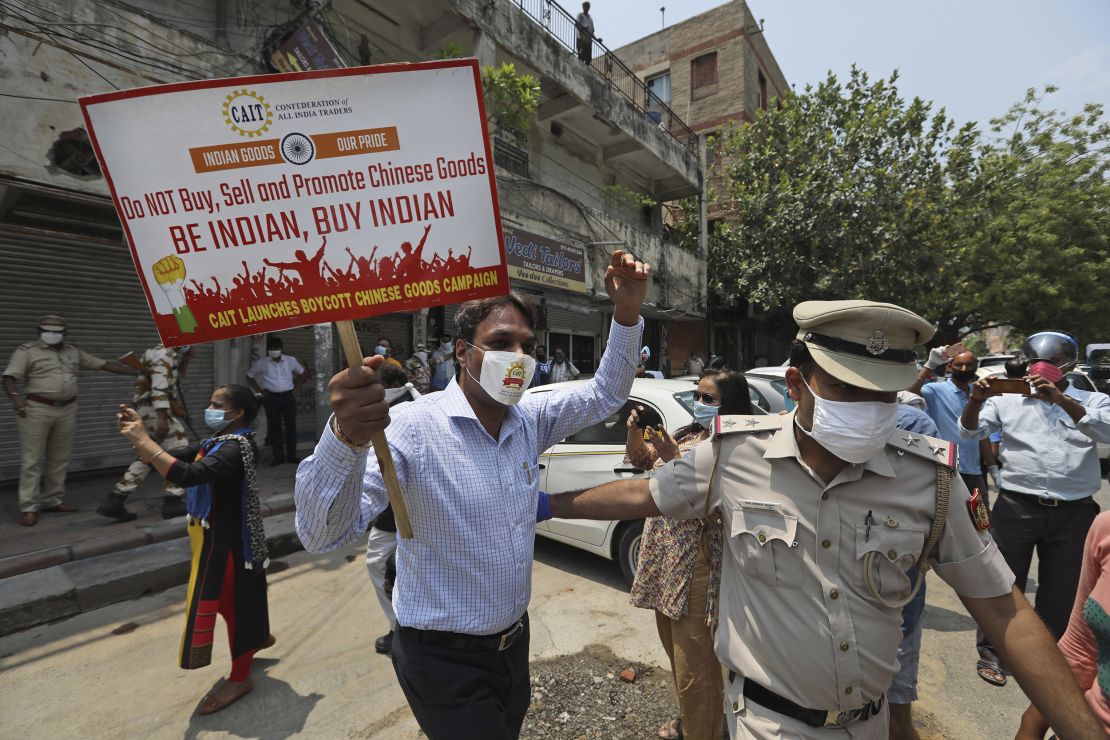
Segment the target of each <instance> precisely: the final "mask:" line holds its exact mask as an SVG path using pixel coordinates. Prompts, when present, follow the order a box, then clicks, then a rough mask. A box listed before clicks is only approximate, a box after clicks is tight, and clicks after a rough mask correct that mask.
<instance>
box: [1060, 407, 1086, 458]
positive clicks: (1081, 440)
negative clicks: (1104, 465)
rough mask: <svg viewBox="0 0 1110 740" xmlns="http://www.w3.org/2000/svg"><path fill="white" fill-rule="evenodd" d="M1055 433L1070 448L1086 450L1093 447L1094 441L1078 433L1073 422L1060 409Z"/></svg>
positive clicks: (1080, 432) (1077, 428) (1076, 426)
mask: <svg viewBox="0 0 1110 740" xmlns="http://www.w3.org/2000/svg"><path fill="white" fill-rule="evenodd" d="M1056 431H1058V432H1059V434H1060V436H1061V437H1062V438H1063V440H1064V441H1065V442H1067V443H1068V444H1069V445H1071V446H1072V447H1078V448H1080V449H1086V448H1088V447H1094V446H1095V441H1094V440H1093V439H1091V438H1090V437H1088V436H1087V435H1086V434H1084V433H1083V432H1082V431H1080V430H1079V427H1078V425H1077V424H1076V423H1075V420H1074V419H1072V418H1071V416H1069V415H1068V414H1067V413H1065V412H1064V410H1063V409H1060V416H1059V418H1058V419H1057V425H1056Z"/></svg>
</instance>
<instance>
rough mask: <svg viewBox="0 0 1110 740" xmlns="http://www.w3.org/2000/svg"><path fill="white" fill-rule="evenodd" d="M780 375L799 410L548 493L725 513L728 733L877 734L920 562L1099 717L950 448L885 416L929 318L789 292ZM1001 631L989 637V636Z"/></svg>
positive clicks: (729, 427)
mask: <svg viewBox="0 0 1110 740" xmlns="http://www.w3.org/2000/svg"><path fill="white" fill-rule="evenodd" d="M794 319H795V320H796V321H797V323H798V326H799V327H800V331H799V332H798V341H796V342H795V343H794V345H793V346H792V348H791V357H790V364H791V366H792V367H791V368H790V369H788V370H787V374H786V381H787V385H788V386H789V389H790V395H791V397H792V398H793V399H794V400H795V402H796V403H797V409H796V410H795V411H794V412H793V413H791V414H786V415H783V416H770V417H768V416H742V417H735V416H733V417H722V418H720V419H719V421H718V427H717V434H716V435H715V437H714V438H713V439H711V440H709V441H707V442H705V443H703V444H702V445H700V446H699V447H697V448H695V449H694V450H692V451H691V452H690V453H688V454H687V455H686V456H685V457H682V458H680V459H678V460H675V461H674V462H672V463H670V464H669V465H666V466H665V467H663V468H661V469H660V470H658V471H656V473H655V474H654V476H653V477H652V478H650V479H639V480H628V481H616V482H613V483H609V484H606V485H604V486H600V487H598V488H595V489H591V490H589V491H584V492H577V493H566V494H561V495H557V496H552V498H551V510H552V513H553V514H554V515H555V516H557V517H566V518H593V519H634V518H636V517H644V516H658V515H659V514H661V513H662V514H665V515H667V516H671V517H677V518H686V519H690V518H695V517H701V516H705V515H706V513H707V512H709V511H711V510H712V509H717V510H718V511H719V512H720V513H721V516H722V517H723V519H724V525H725V540H726V555H725V558H724V562H723V566H722V577H721V605H720V626H719V627H718V629H717V636H716V652H717V656H718V657H719V658H720V660H721V663H722V665H723V666H724V668H725V670H726V671H727V672H728V682H727V683H726V686H725V693H726V696H725V697H724V708H725V712H726V717H727V721H728V725H729V730H730V732H731V734H732V737H733V738H779V737H792V738H849V737H850V738H853V740H859V739H860V738H885V737H887V735H888V730H889V728H888V719H887V707H886V703H885V700H884V696H883V692H884V691H885V690H886V689H887V687H888V686H890V681H891V678H892V676H893V675H894V673H895V671H896V670H897V668H898V661H897V658H896V652H897V648H898V643H899V641H900V640H901V630H900V625H901V607H902V605H903V604H905V603H906V602H907V601H908V600H909V599H910V598H912V596H913V594H914V592H915V590H916V588H917V587H918V584H916V583H910V580H909V578H907V577H906V575H905V572H906V570H907V568H908V567H909V566H910V565H911V564H913V563H914V562H918V563H919V565H920V566H921V568H922V570H927V569H932V570H935V571H936V573H937V574H938V575H939V576H940V577H941V578H942V579H944V580H945V581H946V582H947V583H948V584H949V585H951V586H952V588H954V589H955V590H956V592H957V593H958V594H959V595H960V598H961V600H962V601H963V603H964V605H965V607H966V608H967V610H968V611H969V612H970V613H971V616H972V617H973V618H975V620H976V621H977V622H979V624H980V625H982V627H983V628H984V629H985V630H986V631H987V634H988V635H991V636H992V639H995V640H997V641H1000V642H1001V643H1002V645H1004V647H1001V651H1002V652H1003V653H1004V655H1005V656H1006V664H1007V666H1009V667H1010V668H1011V669H1012V671H1013V674H1014V675H1015V677H1016V678H1017V680H1018V682H1019V683H1020V684H1021V686H1022V688H1023V689H1025V691H1026V693H1027V694H1028V695H1029V697H1030V698H1031V699H1032V701H1033V703H1034V704H1035V705H1036V706H1037V707H1039V708H1041V709H1042V710H1043V711H1044V713H1045V714H1046V715H1047V716H1049V718H1050V719H1051V720H1052V721H1053V727H1054V728H1055V729H1056V730H1057V732H1058V733H1059V734H1060V735H1061V736H1062V737H1097V736H1100V735H1099V733H1100V729H1099V725H1098V724H1097V722H1096V721H1095V719H1094V717H1093V715H1092V714H1091V713H1090V711H1089V710H1088V708H1087V705H1086V702H1085V701H1084V700H1083V697H1082V696H1081V695H1080V693H1079V691H1078V690H1077V689H1076V687H1075V681H1074V680H1072V678H1071V675H1070V672H1069V670H1068V668H1067V665H1066V664H1065V663H1064V661H1063V658H1062V656H1061V655H1060V653H1059V652H1058V650H1057V649H1056V646H1055V644H1054V642H1053V640H1052V639H1051V638H1050V637H1049V635H1048V632H1047V631H1046V630H1045V628H1044V626H1043V625H1042V624H1041V622H1040V620H1039V619H1038V617H1037V616H1036V614H1035V613H1034V612H1033V610H1032V608H1031V607H1030V606H1029V604H1028V602H1027V601H1026V600H1025V597H1024V596H1023V595H1022V594H1021V592H1020V591H1016V590H1015V589H1014V588H1013V583H1014V577H1013V574H1012V573H1011V572H1010V569H1009V568H1008V567H1007V566H1006V563H1005V561H1004V560H1003V559H1002V557H1001V555H1000V554H999V552H998V549H997V548H996V546H995V544H994V542H993V541H992V540H991V538H990V535H989V534H988V532H986V531H983V530H980V529H977V528H976V526H975V523H974V520H973V518H972V515H971V513H970V512H969V510H968V507H967V505H966V502H967V501H968V499H969V494H968V491H967V489H966V487H965V486H964V484H963V482H962V481H961V479H960V477H959V476H958V475H956V474H955V465H956V457H955V452H954V448H953V446H952V445H951V444H950V443H948V442H944V441H942V440H937V439H932V438H930V437H924V436H922V435H919V434H910V433H908V432H904V431H900V430H898V429H897V428H896V427H895V418H896V413H897V412H896V396H897V392H898V391H899V390H902V389H904V388H906V387H908V386H909V385H910V384H912V383H913V380H914V376H915V364H914V363H915V355H914V346H915V345H917V344H922V343H924V342H926V341H928V340H929V339H930V338H931V337H932V334H933V330H932V327H931V326H930V325H929V324H928V323H927V322H926V321H925V320H924V319H922V318H921V317H919V316H917V315H916V314H914V313H911V312H910V311H907V310H905V309H903V308H899V307H898V306H894V305H891V304H886V303H873V302H870V301H827V302H825V301H810V302H806V303H802V304H800V305H798V306H797V307H796V308H795V310H794ZM995 644H998V642H996V643H995Z"/></svg>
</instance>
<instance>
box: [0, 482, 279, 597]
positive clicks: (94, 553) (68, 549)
mask: <svg viewBox="0 0 1110 740" xmlns="http://www.w3.org/2000/svg"><path fill="white" fill-rule="evenodd" d="M261 508H262V516H263V517H265V518H268V517H271V516H275V515H278V514H286V513H288V512H290V511H293V509H294V504H293V494H291V493H286V494H282V495H280V496H274V497H272V498H269V499H267V500H266V501H263V502H261ZM186 536H187V532H186V530H185V520H184V517H178V518H177V519H170V520H168V521H165V522H162V523H161V524H155V525H153V526H148V527H142V528H140V529H132V530H128V531H124V532H120V533H119V534H115V535H109V536H105V537H98V538H96V539H91V540H84V541H82V542H75V543H74V544H72V545H66V546H64V547H51V548H48V549H45V550H35V551H33V552H25V553H20V554H18V555H10V556H8V557H6V558H0V580H3V579H7V578H11V577H13V576H19V575H24V574H27V573H32V572H34V571H37V570H42V569H44V568H51V567H54V566H58V565H63V564H65V563H73V562H77V561H80V560H85V559H87V558H96V557H100V556H103V555H108V554H111V553H115V552H121V551H123V550H133V549H136V548H140V547H144V546H146V545H154V544H157V543H160V542H169V541H172V540H176V539H183V538H185V537H186Z"/></svg>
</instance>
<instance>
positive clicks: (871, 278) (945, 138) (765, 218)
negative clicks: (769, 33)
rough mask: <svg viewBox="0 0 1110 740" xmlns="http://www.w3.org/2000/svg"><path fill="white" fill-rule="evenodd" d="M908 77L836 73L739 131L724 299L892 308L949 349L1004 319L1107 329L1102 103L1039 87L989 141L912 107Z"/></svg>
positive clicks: (733, 141)
mask: <svg viewBox="0 0 1110 740" xmlns="http://www.w3.org/2000/svg"><path fill="white" fill-rule="evenodd" d="M897 79H898V77H897V73H895V74H893V75H891V77H890V78H889V79H885V80H880V81H878V82H872V81H871V80H870V79H869V78H868V76H867V74H866V73H865V72H863V71H861V70H859V69H857V68H853V69H852V72H851V76H850V78H849V80H848V81H847V82H846V83H844V84H841V83H840V82H839V81H838V80H837V79H836V77H835V75H833V74H831V73H830V74H829V76H828V77H827V78H826V79H825V80H824V81H823V82H822V83H821V84H819V85H817V86H816V87H807V88H806V90H805V91H804V92H803V93H802V94H799V95H792V96H787V97H785V98H784V99H783V100H782V105H781V107H779V108H771V109H769V110H767V111H763V112H761V113H760V114H759V115H758V116H757V117H756V119H755V121H754V122H753V123H751V124H750V125H747V126H742V127H738V128H735V129H733V130H732V131H731V132H729V133H728V134H727V135H726V136H725V138H724V142H723V147H722V156H723V157H724V158H725V161H726V163H727V165H726V174H727V180H728V187H729V190H730V195H731V196H732V199H733V204H734V211H733V212H732V213H731V216H732V219H731V220H732V221H733V228H731V229H727V230H724V231H723V233H719V234H718V235H717V237H716V238H715V239H713V240H711V241H710V274H711V283H710V285H711V289H712V290H714V292H715V295H716V298H717V299H718V300H719V301H720V302H721V303H722V304H726V305H727V304H729V303H738V302H739V301H742V300H749V301H752V302H754V303H756V304H758V305H760V306H762V307H764V308H768V309H774V308H783V309H788V308H789V307H790V306H792V305H793V304H794V303H796V302H798V301H801V300H807V299H828V300H832V299H843V298H866V299H870V300H880V301H889V302H891V303H897V304H899V305H902V306H905V307H907V308H910V309H912V310H914V311H917V312H918V313H920V314H921V315H922V316H925V317H927V318H928V319H929V320H930V321H932V322H935V323H936V324H937V326H938V330H937V336H936V338H935V339H934V343H947V342H950V341H953V340H955V339H957V338H959V337H961V336H964V335H965V334H967V333H970V332H973V331H977V330H980V329H982V328H984V327H986V326H992V325H1002V324H1011V325H1014V326H1016V327H1017V328H1018V329H1020V330H1022V331H1029V330H1030V329H1031V328H1044V327H1045V326H1055V327H1059V328H1063V329H1070V330H1072V331H1077V330H1080V329H1083V330H1084V331H1086V332H1087V333H1091V332H1094V333H1096V334H1106V333H1107V330H1108V329H1110V323H1108V322H1110V291H1107V290H1105V287H1104V286H1106V285H1108V284H1110V283H1108V281H1107V277H1110V274H1108V272H1107V271H1108V270H1110V264H1108V262H1107V260H1108V257H1107V250H1106V241H1107V234H1108V233H1110V232H1108V230H1107V218H1108V214H1110V208H1108V201H1107V190H1106V187H1107V186H1106V177H1105V175H1106V160H1107V157H1106V146H1105V142H1106V138H1107V131H1106V125H1105V124H1101V123H1099V121H1100V117H1101V110H1100V109H1099V108H1098V107H1097V106H1091V107H1088V108H1087V109H1086V110H1085V111H1084V113H1083V114H1082V115H1080V116H1075V117H1072V118H1068V119H1065V118H1063V117H1061V116H1060V115H1059V114H1057V113H1055V112H1051V111H1050V112H1047V113H1046V112H1042V111H1040V110H1039V109H1038V108H1037V105H1038V103H1039V102H1040V99H1039V98H1037V97H1036V95H1034V94H1032V93H1031V94H1030V95H1029V96H1027V98H1026V100H1025V102H1024V103H1023V104H1019V105H1018V106H1015V107H1014V109H1012V110H1011V111H1010V112H1009V113H1008V114H1007V115H1006V116H1004V117H1003V118H1001V119H998V120H997V121H994V122H993V129H992V130H993V131H994V132H995V133H996V134H1000V133H1001V132H1003V131H1004V130H1006V129H1008V128H1009V129H1013V131H1012V133H1011V134H1010V135H1009V137H1008V138H1004V139H999V140H994V141H989V140H988V141H984V139H983V137H982V136H981V134H980V132H979V131H978V129H977V128H976V126H975V125H974V124H972V123H969V124H965V125H963V126H961V127H959V128H957V126H956V124H955V122H954V121H952V120H951V119H950V118H948V116H947V115H946V114H945V111H944V109H943V108H941V109H939V110H935V111H934V109H933V106H932V104H931V103H928V102H925V101H922V100H920V99H918V98H915V99H913V100H912V101H906V100H904V99H903V98H902V97H901V96H900V95H899V94H898V90H897V87H896V83H897ZM1096 293H1099V294H1100V295H1097V296H1096V295H1095V294H1096ZM1080 304H1082V305H1080ZM1064 313H1067V314H1068V316H1064V315H1062V314H1064ZM1084 331H1080V333H1081V334H1082V333H1084Z"/></svg>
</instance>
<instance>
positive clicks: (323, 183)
mask: <svg viewBox="0 0 1110 740" xmlns="http://www.w3.org/2000/svg"><path fill="white" fill-rule="evenodd" d="M80 103H81V107H82V110H83V112H84V116H85V121H86V124H87V128H88V131H89V134H90V137H91V139H92V142H93V146H94V148H95V150H96V153H97V157H98V158H99V160H100V163H101V166H102V167H103V169H104V173H105V177H106V178H107V180H108V184H109V187H110V189H111V192H112V198H113V200H114V202H115V205H116V209H117V211H118V213H119V216H120V220H121V222H122V223H123V227H124V231H125V233H126V234H127V239H128V242H129V245H130V247H131V254H132V257H133V259H134V263H135V268H136V271H137V272H138V275H139V279H140V281H141V282H142V284H143V289H144V290H145V291H146V296H147V301H148V303H149V306H150V310H151V314H152V315H153V316H154V320H155V322H156V323H157V326H158V331H159V334H160V335H161V337H162V341H163V342H164V343H165V344H166V345H168V346H176V345H180V344H192V343H197V342H210V341H214V340H218V339H227V338H231V337H236V336H243V335H247V334H258V333H262V332H269V331H277V330H281V329H288V328H291V327H295V326H302V325H307V324H316V323H321V322H326V321H341V320H351V319H356V318H365V317H368V316H376V315H380V314H384V313H392V312H395V311H413V310H419V309H421V308H426V307H431V306H437V305H443V304H449V303H459V302H461V301H466V300H470V299H474V298H482V297H486V296H491V295H497V294H502V293H506V292H507V291H508V289H509V285H508V275H507V272H506V269H507V268H506V264H505V257H504V252H503V250H502V248H501V246H502V243H503V240H502V236H501V225H500V219H499V212H498V205H497V193H496V186H495V181H494V171H493V161H492V157H491V153H490V147H489V137H488V134H487V129H486V117H485V111H484V103H483V100H482V91H481V83H480V77H479V69H478V63H477V61H476V60H473V59H454V60H446V61H439V62H428V63H421V64H404V65H383V66H379V67H360V68H351V69H337V70H325V71H317V72H304V73H292V74H276V75H262V76H256V77H240V78H233V79H223V80H205V81H198V82H184V83H174V84H169V85H159V86H155V87H146V88H139V89H134V90H123V91H118V92H112V93H106V94H102V95H93V96H90V97H86V98H82V99H81V100H80Z"/></svg>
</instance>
